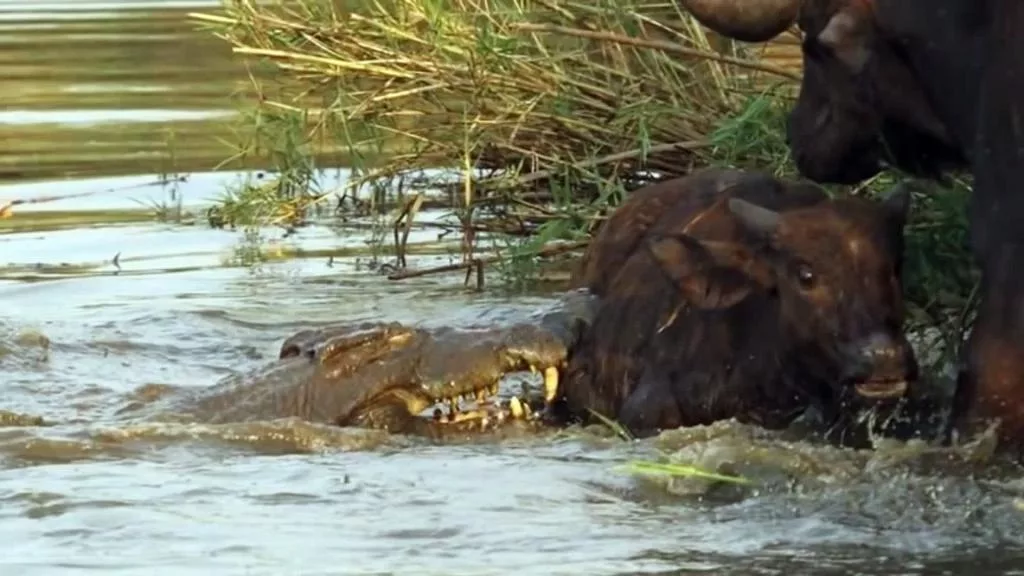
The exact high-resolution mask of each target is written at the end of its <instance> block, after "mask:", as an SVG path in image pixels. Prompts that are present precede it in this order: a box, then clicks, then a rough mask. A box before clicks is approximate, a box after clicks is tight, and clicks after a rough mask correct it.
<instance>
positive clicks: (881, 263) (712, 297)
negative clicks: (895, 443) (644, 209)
mask: <svg viewBox="0 0 1024 576" xmlns="http://www.w3.org/2000/svg"><path fill="white" fill-rule="evenodd" d="M726 202H728V209H729V211H730V212H731V213H732V215H733V216H734V218H735V221H736V223H737V225H738V227H739V231H740V234H741V238H742V241H739V242H709V241H698V240H696V239H694V238H692V237H689V236H687V235H678V236H671V237H663V238H658V239H655V240H653V241H651V243H650V244H649V249H650V250H651V253H652V255H653V257H654V258H655V260H656V261H657V262H658V264H659V266H660V267H661V268H662V270H663V271H665V272H666V273H667V274H668V276H669V278H670V279H671V280H672V281H673V283H674V284H675V285H676V286H677V287H678V288H679V289H680V291H681V292H682V294H683V297H684V298H685V299H686V301H688V302H689V303H690V304H691V305H692V306H694V307H696V308H698V309H700V308H703V309H716V310H722V309H726V308H730V307H732V306H737V305H741V304H742V303H743V302H744V301H747V300H748V299H749V300H755V299H756V300H759V301H760V302H761V303H762V304H763V303H767V305H768V307H770V309H771V310H772V311H773V312H768V311H767V309H766V311H765V312H763V313H762V312H760V311H759V312H758V313H757V314H755V315H754V318H753V319H752V320H751V321H755V322H756V321H761V322H772V323H777V327H773V329H775V330H777V331H776V332H775V333H774V335H773V336H769V338H772V337H774V338H776V341H775V342H772V343H770V345H773V346H775V347H776V348H777V349H778V353H779V354H781V356H782V358H781V360H782V361H783V362H784V363H785V365H786V366H787V367H792V368H794V370H793V374H792V377H793V378H794V379H795V380H798V381H800V382H804V383H813V385H814V386H818V385H819V384H820V385H821V386H823V387H824V388H823V389H820V390H817V389H816V390H817V393H818V395H821V394H824V395H825V396H826V397H829V398H833V399H836V400H840V399H852V400H857V399H859V400H861V401H868V402H874V401H880V400H890V399H895V398H898V397H902V396H903V395H904V394H905V393H906V392H907V390H908V383H909V382H911V381H913V380H914V379H916V377H917V363H916V360H915V358H914V354H913V350H912V348H911V347H910V345H909V344H908V342H907V341H906V338H905V336H904V334H903V330H902V325H903V313H904V310H903V298H902V289H901V282H900V280H901V278H900V276H901V262H902V253H903V228H904V224H905V222H906V217H907V211H908V208H909V203H910V192H909V190H908V189H906V188H904V187H899V188H898V189H894V190H893V191H892V192H891V193H890V194H889V196H888V197H887V199H886V200H885V201H884V202H880V203H879V202H871V201H868V200H864V199H859V198H845V199H839V200H828V201H823V202H819V203H817V204H814V205H811V206H802V207H796V208H791V209H787V210H784V211H781V212H775V211H772V210H768V209H766V208H763V207H761V206H758V205H756V204H753V203H750V202H747V201H744V200H741V199H738V198H730V199H728V200H726ZM752 297H753V298H752ZM758 305H761V304H758ZM759 310H760V309H759ZM760 332H761V333H762V334H765V333H770V332H768V331H764V330H761V331H760ZM850 392H854V394H853V395H852V397H851V395H850Z"/></svg>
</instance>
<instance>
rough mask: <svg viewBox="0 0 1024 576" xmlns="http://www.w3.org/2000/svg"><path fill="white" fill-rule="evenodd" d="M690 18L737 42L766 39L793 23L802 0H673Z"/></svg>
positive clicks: (763, 40) (780, 32) (781, 31)
mask: <svg viewBox="0 0 1024 576" xmlns="http://www.w3.org/2000/svg"><path fill="white" fill-rule="evenodd" d="M676 1H677V2H679V5H680V6H682V7H683V9H685V10H686V11H687V12H689V13H690V14H691V15H693V18H694V19H695V20H697V21H698V22H700V23H701V24H703V25H704V26H707V27H708V28H710V29H712V30H714V31H715V32H717V33H719V34H721V35H722V36H725V37H727V38H732V39H734V40H739V41H740V42H767V41H768V40H771V39H772V38H774V37H776V36H778V35H779V34H782V33H783V32H785V30H786V28H789V27H790V26H792V25H793V23H794V22H796V18H797V16H798V15H799V13H800V4H801V1H802V0H676Z"/></svg>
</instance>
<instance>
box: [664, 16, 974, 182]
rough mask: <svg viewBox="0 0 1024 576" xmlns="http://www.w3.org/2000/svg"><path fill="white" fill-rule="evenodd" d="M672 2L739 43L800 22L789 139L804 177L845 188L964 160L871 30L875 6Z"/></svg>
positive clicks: (931, 172)
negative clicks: (895, 170) (891, 169)
mask: <svg viewBox="0 0 1024 576" xmlns="http://www.w3.org/2000/svg"><path fill="white" fill-rule="evenodd" d="M677 1H678V2H679V3H680V4H681V5H682V6H683V7H684V8H686V9H687V10H688V11H689V12H690V13H691V14H693V16H694V17H695V18H696V19H697V20H698V21H700V22H702V23H703V24H705V25H706V26H708V27H709V28H711V29H713V30H715V31H716V32H718V33H720V34H723V35H725V36H728V37H731V38H734V39H738V40H744V41H765V40H769V39H770V38H772V37H774V36H776V35H778V34H780V33H782V32H783V31H784V30H786V29H787V28H789V27H790V26H791V25H792V24H793V23H794V22H796V23H798V24H799V27H800V29H801V30H802V31H803V34H804V38H803V42H802V52H803V78H802V81H801V85H800V94H799V97H798V99H797V102H796V105H795V106H794V108H793V110H792V111H791V113H790V115H789V119H788V123H787V139H788V141H789V145H790V150H791V152H792V154H793V158H794V161H795V163H796V165H797V167H798V168H799V169H800V171H801V173H802V174H804V175H805V176H807V177H808V178H810V179H812V180H815V181H818V182H835V183H844V184H850V183H854V182H859V181H861V180H864V179H866V178H868V177H870V176H872V175H874V174H876V173H877V172H879V171H880V170H881V169H882V168H883V162H887V163H891V164H895V165H896V166H899V167H900V168H902V169H904V170H906V171H908V172H911V173H914V174H918V175H922V176H928V177H933V176H937V174H938V173H939V172H940V171H941V170H942V169H943V168H944V167H946V166H947V165H951V164H958V163H961V162H962V157H961V154H960V152H959V151H958V148H957V147H956V146H955V144H954V142H953V139H952V137H951V136H950V133H949V131H948V128H947V126H946V125H944V124H943V122H941V121H940V120H939V118H938V116H937V114H936V113H935V112H934V109H933V107H932V103H931V102H930V101H929V98H928V97H927V95H926V92H925V89H924V87H923V86H922V85H921V83H920V82H919V79H918V77H917V75H916V74H915V73H914V71H913V69H912V68H911V66H910V63H909V61H908V59H907V56H906V54H905V52H904V47H903V45H902V44H901V43H900V42H899V41H898V40H897V39H895V38H894V37H893V36H892V35H890V34H888V33H887V32H886V30H885V29H884V28H883V27H881V26H880V25H879V24H878V20H877V18H876V6H875V2H876V0H677ZM899 1H901V0H897V3H898V2H899ZM903 1H905V0H903Z"/></svg>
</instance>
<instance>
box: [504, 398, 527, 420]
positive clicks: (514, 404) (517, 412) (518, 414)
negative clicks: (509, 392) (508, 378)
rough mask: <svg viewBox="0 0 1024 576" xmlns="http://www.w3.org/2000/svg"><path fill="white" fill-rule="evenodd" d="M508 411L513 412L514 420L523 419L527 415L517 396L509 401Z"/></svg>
mask: <svg viewBox="0 0 1024 576" xmlns="http://www.w3.org/2000/svg"><path fill="white" fill-rule="evenodd" d="M508 409H509V411H510V412H512V417H513V418H522V417H523V416H524V415H525V413H526V412H525V411H524V410H523V404H522V402H520V401H519V398H517V397H515V396H513V397H512V399H511V400H509V401H508Z"/></svg>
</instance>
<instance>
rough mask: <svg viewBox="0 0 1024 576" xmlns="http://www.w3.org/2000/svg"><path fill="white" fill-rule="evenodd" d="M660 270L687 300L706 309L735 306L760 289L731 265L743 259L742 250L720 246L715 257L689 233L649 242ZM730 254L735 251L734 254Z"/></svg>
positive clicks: (658, 238)
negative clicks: (755, 289)
mask: <svg viewBox="0 0 1024 576" xmlns="http://www.w3.org/2000/svg"><path fill="white" fill-rule="evenodd" d="M645 244H646V246H647V249H648V250H649V251H650V253H651V256H652V257H653V258H654V261H655V263H656V264H657V265H658V268H660V269H661V271H662V273H664V274H665V276H666V277H667V278H668V279H669V280H670V281H671V282H672V284H674V285H675V286H676V288H677V289H678V290H679V292H680V293H681V294H682V295H683V298H684V299H685V300H686V301H687V302H689V303H690V304H691V305H692V306H694V307H696V308H699V309H702V310H721V309H725V308H730V307H732V306H735V305H736V304H737V303H739V302H741V301H742V300H743V299H744V298H746V297H747V296H748V295H750V293H751V292H752V291H753V290H754V288H755V287H756V285H755V283H754V282H753V281H752V280H751V278H750V277H748V276H747V275H745V274H744V273H743V272H742V271H741V270H740V269H738V268H736V267H734V266H732V265H730V264H731V262H729V261H730V260H738V259H740V258H742V256H741V255H740V252H741V251H742V249H741V248H740V247H738V246H735V245H729V244H725V243H719V244H720V245H719V246H716V247H715V248H717V249H716V250H714V251H715V252H722V254H713V253H712V251H711V250H709V249H708V248H707V247H705V246H704V245H702V244H701V243H700V242H699V241H697V240H696V239H694V238H693V237H691V236H688V235H686V234H679V235H675V236H661V237H657V238H653V239H651V240H649V241H647V242H646V243H645ZM729 252H732V254H730V253H729Z"/></svg>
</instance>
